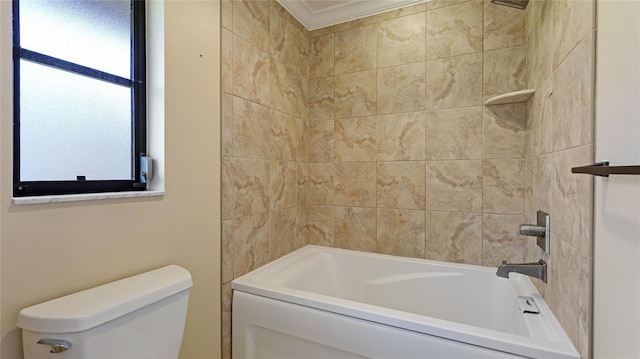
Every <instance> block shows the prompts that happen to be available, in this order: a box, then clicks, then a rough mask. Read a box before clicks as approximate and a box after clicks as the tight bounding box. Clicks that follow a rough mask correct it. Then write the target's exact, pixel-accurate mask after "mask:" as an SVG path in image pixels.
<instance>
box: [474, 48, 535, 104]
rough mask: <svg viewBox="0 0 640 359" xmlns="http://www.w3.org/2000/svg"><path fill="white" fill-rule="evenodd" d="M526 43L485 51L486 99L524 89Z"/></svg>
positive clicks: (484, 81) (484, 79) (484, 91)
mask: <svg viewBox="0 0 640 359" xmlns="http://www.w3.org/2000/svg"><path fill="white" fill-rule="evenodd" d="M526 55H527V47H526V45H522V46H516V47H508V48H505V49H498V50H492V51H485V52H484V69H483V94H484V100H485V101H486V100H488V99H490V98H492V97H494V96H498V95H503V94H505V93H509V92H513V91H519V90H524V85H525V74H526V65H527V61H526Z"/></svg>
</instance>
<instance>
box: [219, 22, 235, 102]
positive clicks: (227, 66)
mask: <svg viewBox="0 0 640 359" xmlns="http://www.w3.org/2000/svg"><path fill="white" fill-rule="evenodd" d="M220 67H221V68H220V90H221V91H222V92H226V93H228V94H232V93H233V33H232V32H231V31H229V30H227V29H224V28H222V29H220Z"/></svg>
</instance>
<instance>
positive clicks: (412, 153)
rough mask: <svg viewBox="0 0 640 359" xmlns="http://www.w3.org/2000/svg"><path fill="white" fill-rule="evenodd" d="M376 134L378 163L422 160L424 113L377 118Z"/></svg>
mask: <svg viewBox="0 0 640 359" xmlns="http://www.w3.org/2000/svg"><path fill="white" fill-rule="evenodd" d="M376 132H377V137H376V140H377V146H376V147H377V150H376V153H377V155H376V158H377V160H378V161H408V160H415V161H420V160H424V142H425V114H424V112H416V113H402V114H395V115H385V116H378V117H377V120H376Z"/></svg>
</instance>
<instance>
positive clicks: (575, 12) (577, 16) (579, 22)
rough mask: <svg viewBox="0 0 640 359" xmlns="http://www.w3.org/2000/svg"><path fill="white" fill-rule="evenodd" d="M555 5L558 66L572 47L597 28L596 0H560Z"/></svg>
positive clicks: (555, 58) (554, 26)
mask: <svg viewBox="0 0 640 359" xmlns="http://www.w3.org/2000/svg"><path fill="white" fill-rule="evenodd" d="M554 2H555V3H556V4H554V6H553V29H554V37H553V48H554V49H555V52H554V56H553V65H554V68H557V67H558V66H559V65H560V63H561V62H562V61H563V59H564V58H565V57H566V56H567V55H568V54H569V53H570V52H571V51H572V49H573V48H574V47H575V46H576V45H577V44H578V43H579V42H580V41H581V40H582V39H583V38H584V37H585V35H587V34H588V33H589V31H591V30H592V29H594V28H595V19H596V1H595V0H582V1H575V0H560V1H554Z"/></svg>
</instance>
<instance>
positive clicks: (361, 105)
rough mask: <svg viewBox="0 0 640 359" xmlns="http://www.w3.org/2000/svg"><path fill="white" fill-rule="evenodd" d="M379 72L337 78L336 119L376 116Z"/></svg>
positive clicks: (365, 72) (366, 72) (359, 73)
mask: <svg viewBox="0 0 640 359" xmlns="http://www.w3.org/2000/svg"><path fill="white" fill-rule="evenodd" d="M376 78H377V71H375V70H373V71H363V72H356V73H353V74H347V75H341V76H336V84H335V117H336V118H349V117H360V116H370V115H375V114H376V111H377V110H376V109H377V102H376V99H377V97H376V96H377V95H376V88H377V85H376Z"/></svg>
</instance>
